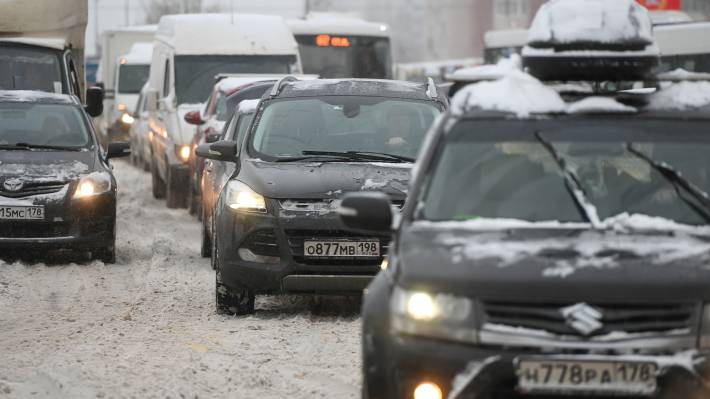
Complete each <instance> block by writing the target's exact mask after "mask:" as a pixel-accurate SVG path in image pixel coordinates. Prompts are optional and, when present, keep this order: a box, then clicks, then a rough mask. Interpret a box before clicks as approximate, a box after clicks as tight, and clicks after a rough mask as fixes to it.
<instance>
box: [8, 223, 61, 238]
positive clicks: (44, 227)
mask: <svg viewBox="0 0 710 399" xmlns="http://www.w3.org/2000/svg"><path fill="white" fill-rule="evenodd" d="M70 230H71V224H70V223H16V222H12V223H0V238H52V237H68V236H70V235H71V232H70Z"/></svg>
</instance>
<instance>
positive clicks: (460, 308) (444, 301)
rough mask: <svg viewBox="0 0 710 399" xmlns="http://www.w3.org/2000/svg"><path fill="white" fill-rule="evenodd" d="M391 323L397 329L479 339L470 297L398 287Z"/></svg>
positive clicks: (473, 339)
mask: <svg viewBox="0 0 710 399" xmlns="http://www.w3.org/2000/svg"><path fill="white" fill-rule="evenodd" d="M391 307H392V317H393V320H392V326H393V328H394V330H395V331H396V332H398V333H404V334H410V335H419V336H425V337H431V338H442V339H451V340H455V341H463V342H477V341H478V327H477V324H476V318H475V307H474V303H473V301H472V300H471V299H469V298H465V297H460V296H455V295H450V294H443V293H438V294H434V293H429V292H425V291H410V290H405V289H402V288H399V287H397V288H395V289H394V291H393V293H392V302H391Z"/></svg>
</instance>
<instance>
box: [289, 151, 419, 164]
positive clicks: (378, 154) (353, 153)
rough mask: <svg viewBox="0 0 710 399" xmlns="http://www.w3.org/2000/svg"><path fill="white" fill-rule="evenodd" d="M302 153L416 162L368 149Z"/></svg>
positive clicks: (353, 158)
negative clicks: (368, 150)
mask: <svg viewBox="0 0 710 399" xmlns="http://www.w3.org/2000/svg"><path fill="white" fill-rule="evenodd" d="M301 154H303V155H325V156H334V157H345V158H348V159H350V160H353V161H383V162H414V158H409V157H404V156H399V155H393V154H387V153H381V152H367V151H342V152H340V151H303V152H301Z"/></svg>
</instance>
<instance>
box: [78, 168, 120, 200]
mask: <svg viewBox="0 0 710 399" xmlns="http://www.w3.org/2000/svg"><path fill="white" fill-rule="evenodd" d="M110 190H111V177H110V176H109V175H108V174H107V173H102V172H94V173H91V174H88V175H86V176H84V177H82V178H81V179H80V180H79V182H78V184H77V185H76V191H74V196H73V197H72V198H74V199H79V198H90V197H93V196H95V195H99V194H103V193H106V192H108V191H110Z"/></svg>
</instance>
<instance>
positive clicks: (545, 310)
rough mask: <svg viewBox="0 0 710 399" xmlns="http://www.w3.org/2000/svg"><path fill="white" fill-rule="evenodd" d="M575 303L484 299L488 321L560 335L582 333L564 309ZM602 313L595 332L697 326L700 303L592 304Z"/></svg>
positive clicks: (628, 331)
mask: <svg viewBox="0 0 710 399" xmlns="http://www.w3.org/2000/svg"><path fill="white" fill-rule="evenodd" d="M570 305H573V304H529V303H508V302H484V303H483V307H484V310H485V314H486V318H487V319H486V321H487V322H488V323H492V324H500V325H507V326H511V327H522V328H528V329H534V330H542V331H547V332H549V333H553V334H558V335H582V334H580V332H579V331H577V330H575V329H574V328H572V327H571V326H569V325H568V324H567V320H566V319H565V317H564V316H563V315H562V311H561V309H563V308H565V307H567V306H570ZM590 306H591V307H593V308H594V309H596V310H598V311H599V312H600V313H601V314H602V318H601V320H599V321H600V322H601V323H602V324H603V327H602V328H600V329H599V330H597V331H594V333H593V334H592V335H596V336H598V335H605V334H610V333H612V332H623V333H632V334H633V333H647V332H648V333H653V332H665V331H671V330H680V329H691V330H692V329H693V327H694V325H695V324H696V323H695V321H696V320H697V317H698V307H697V306H696V305H689V304H664V305H629V304H603V305H590Z"/></svg>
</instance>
